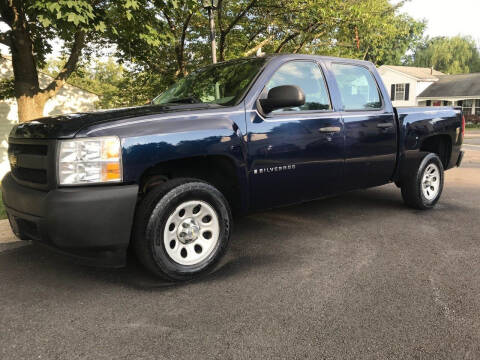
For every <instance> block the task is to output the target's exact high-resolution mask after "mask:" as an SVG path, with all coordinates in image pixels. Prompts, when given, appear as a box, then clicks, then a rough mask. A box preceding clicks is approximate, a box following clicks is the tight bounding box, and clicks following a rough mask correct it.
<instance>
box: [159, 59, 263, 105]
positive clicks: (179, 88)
mask: <svg viewBox="0 0 480 360" xmlns="http://www.w3.org/2000/svg"><path fill="white" fill-rule="evenodd" d="M264 63H265V59H260V58H258V59H244V60H237V61H233V62H228V63H222V64H217V65H212V66H208V67H206V68H203V69H200V70H198V71H195V72H193V73H192V74H190V75H188V76H186V77H184V78H183V79H180V80H179V81H177V82H176V83H175V84H173V86H171V87H170V88H169V89H168V90H166V91H165V92H164V93H163V94H161V95H159V96H157V97H156V98H155V99H154V100H153V103H154V104H174V103H187V104H196V103H205V104H219V105H225V106H228V105H234V104H235V103H236V102H237V101H238V100H240V98H241V97H242V95H243V94H244V92H245V90H246V89H247V88H248V86H249V85H250V83H251V82H252V80H253V78H254V77H255V75H256V74H257V73H258V71H259V70H260V68H261V67H262V66H263V64H264Z"/></svg>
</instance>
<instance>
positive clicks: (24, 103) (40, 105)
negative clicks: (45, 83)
mask: <svg viewBox="0 0 480 360" xmlns="http://www.w3.org/2000/svg"><path fill="white" fill-rule="evenodd" d="M45 103H46V99H45V97H44V96H42V95H41V94H39V95H35V96H20V97H19V98H17V105H18V120H19V121H20V122H21V123H22V122H27V121H30V120H34V119H37V118H40V117H42V116H43V109H44V107H45Z"/></svg>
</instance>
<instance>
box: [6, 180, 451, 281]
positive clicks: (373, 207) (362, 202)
mask: <svg viewBox="0 0 480 360" xmlns="http://www.w3.org/2000/svg"><path fill="white" fill-rule="evenodd" d="M449 206H450V205H449ZM412 212H414V213H416V211H415V210H411V209H408V208H406V207H405V206H404V205H403V203H402V200H401V197H400V194H399V191H398V189H396V188H395V187H394V186H391V185H390V186H387V187H382V188H376V189H370V190H361V191H354V192H351V193H348V194H344V195H341V196H338V197H335V198H329V199H324V200H319V201H313V202H308V203H304V204H300V205H295V206H291V207H287V208H280V209H275V210H271V211H265V212H259V213H254V214H252V215H249V216H247V217H242V218H238V219H236V223H235V229H234V235H233V238H232V244H231V247H230V250H229V251H228V253H227V255H226V256H225V258H224V259H223V260H222V261H221V263H220V264H219V265H218V266H217V268H216V269H214V270H213V271H212V272H211V273H210V274H207V275H206V276H204V277H202V278H200V279H198V280H195V281H193V282H186V283H181V284H174V283H169V282H166V281H162V280H159V279H157V278H155V277H153V276H152V275H150V274H149V273H148V272H147V271H146V270H144V269H143V267H142V266H141V265H140V264H139V263H138V262H137V261H136V259H134V257H133V256H131V255H130V256H129V259H128V263H127V267H125V268H123V269H103V268H92V267H86V266H83V265H79V264H76V263H75V262H74V261H73V260H72V259H70V258H68V257H65V256H63V255H59V254H56V253H55V252H52V251H51V250H49V249H45V248H43V247H41V246H39V245H35V244H31V245H30V244H29V245H26V246H21V247H19V248H16V249H13V250H10V251H5V252H1V253H0V269H3V270H0V272H1V274H0V279H3V280H4V281H8V279H6V278H8V277H11V279H10V280H11V282H14V281H22V282H26V283H28V282H35V283H38V282H40V283H43V285H44V286H47V287H48V286H56V285H55V284H58V282H59V281H60V282H62V281H68V282H71V281H74V282H75V283H76V284H77V285H78V286H81V284H84V286H90V284H91V283H92V282H96V283H109V284H111V285H121V286H127V287H131V288H133V289H138V290H148V289H163V288H173V287H184V286H188V285H191V284H192V283H199V282H200V283H204V282H216V281H223V280H225V279H230V278H233V277H235V276H243V275H242V274H245V273H247V272H248V271H249V270H251V269H255V271H266V272H268V271H267V270H265V268H267V269H268V268H271V267H275V266H277V265H278V266H280V265H282V266H283V265H284V264H286V263H288V262H289V261H292V260H291V259H290V256H289V253H290V252H294V251H295V246H294V241H293V240H292V237H294V235H293V234H294V231H295V228H303V229H307V230H308V229H315V231H317V232H318V234H319V235H318V241H322V240H323V239H322V231H321V229H322V228H328V230H329V231H330V232H336V231H339V230H340V228H341V227H342V226H345V225H344V224H346V223H348V224H349V226H355V224H357V223H361V224H366V226H368V225H369V222H372V224H373V223H376V220H377V219H378V217H379V216H382V217H383V218H384V219H385V218H388V217H396V216H398V214H401V213H412ZM339 218H341V219H342V221H343V223H342V222H339V221H338V219H339ZM336 227H338V229H336ZM319 229H320V231H319ZM292 231H293V232H292ZM272 243H274V244H276V246H277V247H279V248H282V249H283V251H275V252H272V251H271V250H269V248H270V246H268V245H269V244H272ZM292 266H294V265H292ZM13 279H16V280H13Z"/></svg>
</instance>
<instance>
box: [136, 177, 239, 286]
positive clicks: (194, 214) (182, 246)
mask: <svg viewBox="0 0 480 360" xmlns="http://www.w3.org/2000/svg"><path fill="white" fill-rule="evenodd" d="M231 229H232V217H231V212H230V208H229V205H228V202H227V201H226V200H225V198H224V196H223V195H222V194H221V193H220V192H219V191H218V190H217V189H216V188H215V187H213V186H211V185H210V184H207V183H204V182H201V181H199V180H195V179H176V180H172V181H170V182H167V183H165V184H163V185H161V186H160V187H158V188H156V189H153V190H152V191H150V192H149V193H148V194H147V195H146V197H145V198H144V199H143V200H142V202H141V203H140V205H139V207H138V209H137V215H136V224H135V234H134V235H135V236H134V248H135V251H136V254H137V256H138V258H139V259H140V261H141V262H142V263H143V265H144V266H145V267H146V268H147V269H149V270H150V271H152V272H153V273H154V274H156V275H158V276H160V277H162V278H166V279H168V280H173V281H185V280H190V279H192V278H195V277H198V276H200V275H202V274H204V273H206V272H208V271H209V270H210V269H212V267H213V266H215V264H216V263H217V262H218V261H219V260H220V258H221V256H222V255H223V254H224V253H225V251H226V249H227V246H228V243H229V241H230V235H231Z"/></svg>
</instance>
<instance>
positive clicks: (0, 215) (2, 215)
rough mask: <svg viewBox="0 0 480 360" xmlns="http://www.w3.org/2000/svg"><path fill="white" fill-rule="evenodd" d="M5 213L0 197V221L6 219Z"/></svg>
mask: <svg viewBox="0 0 480 360" xmlns="http://www.w3.org/2000/svg"><path fill="white" fill-rule="evenodd" d="M6 218H7V213H6V211H5V206H3V201H2V197H1V196H0V220H3V219H6Z"/></svg>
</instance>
